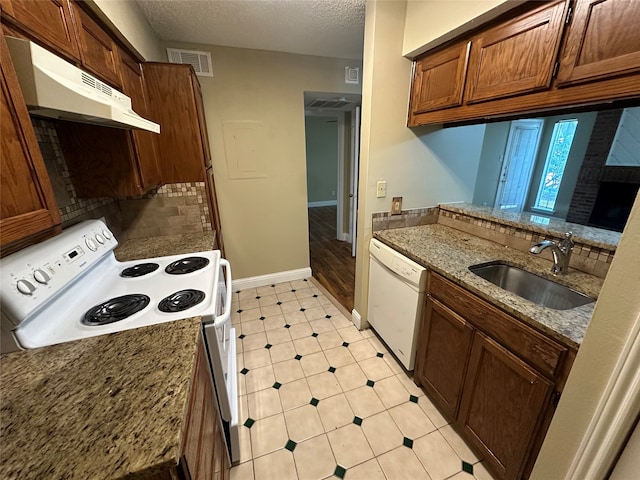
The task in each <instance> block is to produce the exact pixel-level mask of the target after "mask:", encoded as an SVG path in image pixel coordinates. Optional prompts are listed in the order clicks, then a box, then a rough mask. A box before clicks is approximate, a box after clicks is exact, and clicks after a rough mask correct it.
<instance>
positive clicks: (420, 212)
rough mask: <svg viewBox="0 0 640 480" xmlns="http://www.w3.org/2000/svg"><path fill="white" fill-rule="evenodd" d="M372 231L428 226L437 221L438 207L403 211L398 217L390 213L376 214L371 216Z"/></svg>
mask: <svg viewBox="0 0 640 480" xmlns="http://www.w3.org/2000/svg"><path fill="white" fill-rule="evenodd" d="M371 220H372V231H374V232H377V231H379V230H388V229H390V228H403V227H415V226H417V225H429V224H432V223H436V222H437V220H438V207H428V208H415V209H411V210H403V211H402V213H400V215H391V212H378V213H374V214H373V215H372V218H371Z"/></svg>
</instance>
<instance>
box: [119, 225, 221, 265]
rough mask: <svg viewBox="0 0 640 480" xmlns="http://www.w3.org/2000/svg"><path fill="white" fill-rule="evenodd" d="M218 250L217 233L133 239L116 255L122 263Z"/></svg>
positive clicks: (121, 246)
mask: <svg viewBox="0 0 640 480" xmlns="http://www.w3.org/2000/svg"><path fill="white" fill-rule="evenodd" d="M215 249H217V246H216V236H215V232H212V231H208V232H203V233H185V234H181V235H165V236H163V237H146V238H132V239H130V240H127V241H125V242H123V243H122V244H119V245H118V246H117V247H116V249H115V255H116V258H117V259H118V260H120V261H121V262H124V261H127V260H141V259H144V258H152V257H164V256H167V255H179V254H187V253H194V252H206V251H209V250H215Z"/></svg>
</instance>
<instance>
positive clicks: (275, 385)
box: [272, 382, 282, 390]
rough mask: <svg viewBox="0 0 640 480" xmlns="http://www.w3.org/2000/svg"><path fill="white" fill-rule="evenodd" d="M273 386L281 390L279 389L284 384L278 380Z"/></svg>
mask: <svg viewBox="0 0 640 480" xmlns="http://www.w3.org/2000/svg"><path fill="white" fill-rule="evenodd" d="M272 386H273V388H275V389H276V390H279V389H280V387H281V386H282V384H281V383H280V382H276V383H274V384H273V385H272Z"/></svg>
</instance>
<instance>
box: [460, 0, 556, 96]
mask: <svg viewBox="0 0 640 480" xmlns="http://www.w3.org/2000/svg"><path fill="white" fill-rule="evenodd" d="M566 8H568V3H567V2H566V1H565V0H561V1H556V2H553V3H551V4H547V5H545V6H543V7H540V8H537V9H535V10H533V11H532V12H528V13H526V14H524V15H521V16H519V17H517V18H515V19H513V20H511V21H509V22H506V23H505V24H501V25H498V26H496V27H494V28H491V29H489V30H487V31H485V32H483V33H481V34H479V35H477V36H476V37H474V38H472V47H471V58H470V60H469V74H468V84H467V94H466V100H467V102H468V103H472V102H478V101H485V100H491V99H496V98H502V97H506V96H511V95H518V94H523V93H529V92H535V91H538V90H542V89H547V88H549V87H550V86H551V78H552V75H553V68H554V65H555V61H556V57H557V54H558V49H559V47H560V40H561V37H562V29H563V26H564V18H565V10H566Z"/></svg>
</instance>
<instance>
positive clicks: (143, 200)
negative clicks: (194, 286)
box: [32, 118, 212, 241]
mask: <svg viewBox="0 0 640 480" xmlns="http://www.w3.org/2000/svg"><path fill="white" fill-rule="evenodd" d="M32 123H33V126H34V130H35V132H36V138H37V140H38V145H39V146H40V150H41V152H42V156H43V158H44V162H45V165H46V167H47V171H48V173H49V177H50V180H51V184H52V187H53V190H54V194H55V197H56V201H57V203H58V207H59V210H60V216H61V217H62V225H63V227H67V226H70V225H73V224H75V223H77V222H79V221H81V220H86V219H90V218H100V217H105V220H106V221H107V224H108V225H109V227H110V228H111V229H112V230H113V231H114V233H115V234H116V236H117V237H118V239H119V240H120V241H124V240H126V239H128V238H142V237H156V236H164V235H175V234H182V233H194V232H205V231H210V230H211V229H212V227H211V216H210V213H209V207H208V203H207V192H206V185H205V183H204V182H192V183H174V184H167V185H162V186H160V187H158V188H155V189H152V190H150V191H149V192H147V193H146V194H144V195H141V196H138V197H129V198H126V199H115V198H91V199H87V198H79V197H78V196H77V195H76V192H75V188H74V186H73V183H72V182H71V176H70V175H69V170H68V168H67V164H66V162H65V159H64V156H63V154H62V149H61V148H60V144H59V142H58V136H57V133H56V129H55V123H54V122H53V121H51V120H43V119H36V118H34V119H32Z"/></svg>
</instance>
